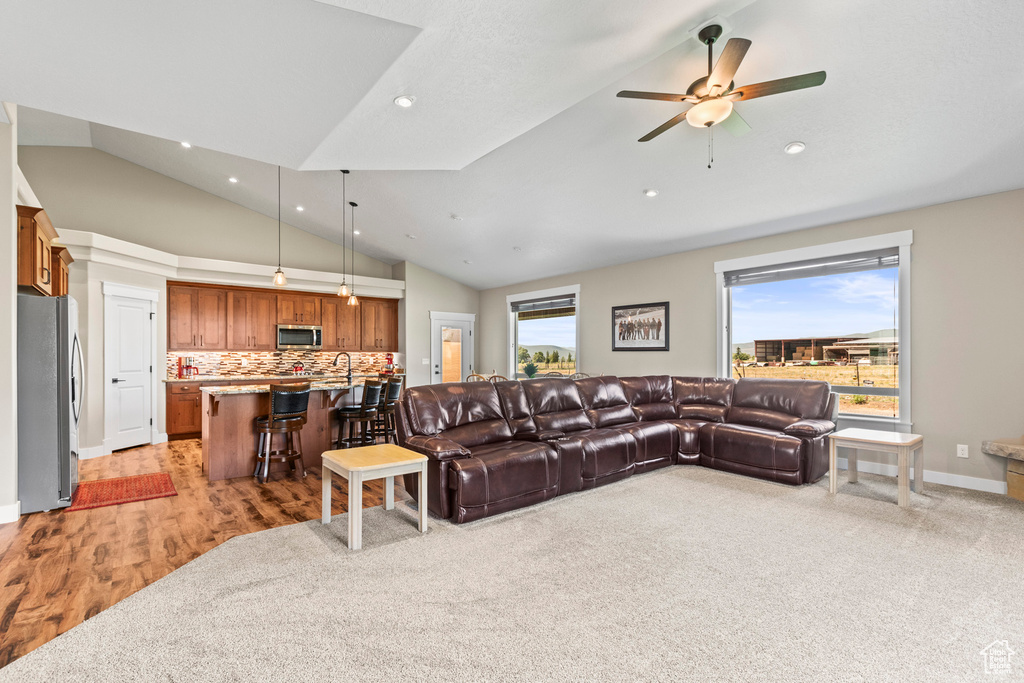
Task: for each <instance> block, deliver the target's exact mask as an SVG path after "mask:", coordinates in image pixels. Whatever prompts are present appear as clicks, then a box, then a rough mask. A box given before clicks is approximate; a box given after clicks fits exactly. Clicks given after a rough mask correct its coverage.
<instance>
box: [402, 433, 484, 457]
mask: <svg viewBox="0 0 1024 683" xmlns="http://www.w3.org/2000/svg"><path fill="white" fill-rule="evenodd" d="M405 446H406V448H409V449H411V450H414V451H417V452H419V453H422V454H423V455H425V456H427V457H428V458H431V459H433V460H438V461H444V460H455V459H456V458H468V457H469V456H470V455H472V453H470V452H469V449H468V448H466V447H465V446H463V445H462V444H458V443H456V442H454V441H452V440H451V439H444V438H441V437H438V436H423V435H417V436H410V437H409V438H408V439H406V441H405Z"/></svg>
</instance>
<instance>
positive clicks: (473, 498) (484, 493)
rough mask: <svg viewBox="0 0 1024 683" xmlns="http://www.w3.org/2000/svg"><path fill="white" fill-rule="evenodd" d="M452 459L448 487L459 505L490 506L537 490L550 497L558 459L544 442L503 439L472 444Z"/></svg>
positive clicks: (554, 483) (554, 482) (554, 486)
mask: <svg viewBox="0 0 1024 683" xmlns="http://www.w3.org/2000/svg"><path fill="white" fill-rule="evenodd" d="M470 452H471V455H470V457H468V458H462V459H460V460H454V461H452V465H453V466H452V468H451V471H450V473H449V475H448V486H449V487H450V488H453V489H455V502H456V505H458V506H460V507H475V506H480V505H492V504H494V503H500V502H503V501H508V500H511V499H514V498H519V497H523V496H527V495H529V494H532V493H537V492H548V493H550V495H551V496H554V493H555V489H556V488H557V486H558V458H557V456H556V454H555V449H553V448H551V447H550V446H548V445H547V444H544V443H532V442H526V441H503V442H500V443H491V444H485V445H481V446H476V447H473V448H471V449H470Z"/></svg>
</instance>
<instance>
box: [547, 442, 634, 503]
mask: <svg viewBox="0 0 1024 683" xmlns="http://www.w3.org/2000/svg"><path fill="white" fill-rule="evenodd" d="M565 441H566V442H569V443H570V444H571V443H573V442H575V443H578V444H579V445H580V448H581V449H582V464H583V467H582V474H583V488H585V489H586V488H592V487H594V486H597V485H600V484H604V483H610V482H612V481H616V480H618V479H624V478H626V477H628V476H629V475H631V474H633V467H634V463H635V462H636V441H635V440H634V439H633V437H632V436H630V435H629V434H628V433H625V432H621V431H618V430H615V429H588V430H586V431H582V432H577V433H575V434H570V435H568V436H567V437H566V439H565ZM556 443H557V442H556Z"/></svg>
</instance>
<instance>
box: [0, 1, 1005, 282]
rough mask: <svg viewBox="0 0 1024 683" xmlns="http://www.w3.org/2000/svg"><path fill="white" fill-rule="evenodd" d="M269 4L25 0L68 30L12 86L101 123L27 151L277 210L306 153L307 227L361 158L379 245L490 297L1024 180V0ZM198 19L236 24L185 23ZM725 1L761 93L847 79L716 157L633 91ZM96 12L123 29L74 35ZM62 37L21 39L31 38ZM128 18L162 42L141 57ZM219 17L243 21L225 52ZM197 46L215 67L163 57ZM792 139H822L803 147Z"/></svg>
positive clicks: (57, 124) (330, 205)
mask: <svg viewBox="0 0 1024 683" xmlns="http://www.w3.org/2000/svg"><path fill="white" fill-rule="evenodd" d="M260 1H261V3H262V5H266V7H264V8H263V9H265V10H266V13H267V17H262V18H260V19H259V20H258V21H257V20H255V19H253V18H252V16H253V15H255V14H258V13H255V12H249V11H246V12H245V13H244V14H243V13H242V12H241V11H240V10H239V8H238V7H237V6H236V5H235V4H234V3H224V2H217V3H213V2H206V3H203V4H201V5H195V6H193V7H192V12H193V13H192V14H191V15H189V14H188V12H187V11H182V13H181V15H180V16H179V15H177V14H175V17H177V19H175V20H174V21H171V20H170V18H169V17H166V16H165V17H159V16H153V14H154V13H158V12H159V11H160V10H158V9H153V8H152V7H151V6H150V4H149V3H143V4H144V5H145V6H146V8H147V9H141V8H136V9H135V10H133V11H134V12H135V14H134V15H132V16H126V15H123V14H122V15H117V16H118V18H117V20H116V21H114V22H112V23H113V25H114V26H113V28H108V27H106V26H105V24H104V22H103V21H100V19H102V18H104V15H102V13H100V12H95V15H91V14H90V13H88V12H85V11H84V10H75V11H73V12H72V11H70V10H69V12H68V13H67V15H65V14H62V15H61V16H60V17H52V16H51V17H47V18H46V20H45V21H44V20H43V18H42V17H40V16H31V15H39V14H42V12H43V10H42V9H39V8H38V7H37V6H38V5H41V4H45V3H28V2H26V3H18V5H19V8H20V9H23V10H24V12H25V16H29V17H30V20H27V21H26V23H25V24H24V25H22V26H20V28H22V29H31V28H33V27H43V28H45V29H47V31H48V32H49V33H52V34H53V35H55V36H57V37H55V38H53V39H52V41H51V42H52V45H50V46H49V51H48V52H46V56H45V57H40V56H39V55H40V54H41V52H42V51H38V52H37V53H35V54H36V57H39V58H40V59H42V60H43V62H44V63H43V64H40V63H37V62H36V61H35V60H33V59H28V58H25V59H22V60H21V61H19V62H18V63H17V68H16V69H7V68H5V69H4V70H3V72H2V73H0V99H3V100H7V101H15V102H18V103H19V104H21V105H25V106H26V107H33V108H39V109H44V110H46V111H49V112H55V113H57V114H61V115H64V116H70V117H74V118H78V119H82V120H83V121H79V122H74V121H68V120H67V119H65V118H64V117H62V116H53V115H49V114H47V113H46V112H37V111H33V110H32V109H22V110H21V113H20V114H19V127H20V133H21V139H20V142H21V143H22V144H61V145H64V144H73V145H74V144H78V145H80V144H91V145H92V146H94V147H96V148H98V149H101V150H104V151H106V152H109V153H111V154H114V155H116V156H119V157H122V158H124V159H127V160H128V161H131V162H134V163H137V164H139V165H142V166H144V167H147V168H150V169H152V170H155V171H157V172H160V173H163V174H165V175H168V176H170V177H172V178H175V179H178V180H180V181H182V182H185V183H188V184H190V185H193V186H195V187H198V188H200V189H202V190H205V191H207V192H210V193H212V194H215V195H218V196H221V197H224V198H225V199H229V200H231V201H234V202H237V203H239V204H241V205H243V206H247V207H250V208H252V209H254V210H257V211H260V212H262V213H265V214H267V215H271V216H276V212H277V206H276V197H277V187H276V169H275V168H274V167H273V166H271V165H270V164H269V163H268V162H270V163H278V162H280V163H282V165H284V166H286V167H289V168H294V169H307V170H294V171H286V172H285V176H284V197H285V202H284V203H285V217H286V219H287V220H288V222H290V223H292V224H293V225H296V226H298V227H301V228H304V229H306V230H308V231H310V232H312V233H315V234H318V235H321V236H324V237H327V238H329V239H334V240H335V241H338V242H340V241H341V237H340V215H341V213H340V207H341V197H340V193H341V192H340V190H341V180H340V174H339V173H338V172H337V171H336V170H333V171H327V170H311V169H337V168H352V169H353V172H352V174H351V175H350V176H349V199H351V200H355V201H358V202H359V203H360V208H359V215H358V223H359V225H358V227H359V228H360V230H361V232H362V235H361V236H360V237H359V238H357V243H356V248H357V249H358V250H359V251H363V252H365V253H367V254H369V255H371V256H374V257H377V258H381V259H383V260H386V261H391V262H394V261H399V260H410V261H413V262H416V263H419V264H421V265H423V266H425V267H427V268H430V269H432V270H435V271H437V272H440V273H442V274H444V275H447V276H449V277H452V278H453V279H456V280H459V281H461V282H465V283H467V284H469V285H471V286H474V287H478V288H484V287H493V286H498V285H503V284H509V283H512V282H519V281H525V280H530V279H534V278H538V277H543V276H547V275H553V274H557V273H565V272H572V271H577V270H583V269H587V268H594V267H600V266H605V265H611V264H614V263H622V262H627V261H631V260H636V259H640V258H645V257H650V256H656V255H660V254H665V253H672V252H676V251H682V250H685V249H691V248H696V247H700V246H706V245H710V244H718V243H724V242H728V241H735V240H738V239H744V238H748V237H753V236H758V235H765V234H772V233H777V232H784V231H787V230H794V229H799V228H803V227H810V226H813V225H820V224H824V223H831V222H836V221H840V220H847V219H852V218H859V217H864V216H869V215H876V214H880V213H887V212H892V211H897V210H902V209H908V208H914V207H917V206H923V205H929V204H935V203H939V202H944V201H950V200H954V199H960V198H963V197H970V196H976V195H980V194H986V193H991V192H998V191H1003V190H1008V189H1015V188H1020V187H1024V154H1021V150H1022V149H1024V123H1022V122H1021V117H1020V116H1019V112H1020V111H1021V110H1022V109H1024V67H1022V66H1021V65H1022V64H1024V41H1021V40H1019V38H1018V36H1017V33H1018V29H1019V27H1020V26H1021V25H1024V3H1006V2H1003V1H1000V0H987V1H976V2H972V3H963V2H962V1H960V0H903V1H901V2H899V3H894V2H891V1H882V0H876V1H868V0H862V1H861V2H857V3H832V2H829V3H824V2H820V1H819V0H778V1H772V2H769V1H768V0H758V1H757V2H750V0H744V1H735V0H734V1H731V2H714V1H713V0H701V1H699V2H690V3H683V2H679V1H678V0H675V1H674V2H669V1H668V0H641V1H638V2H633V3H622V2H611V1H608V2H600V3H597V2H594V1H593V0H591V1H589V2H588V1H585V0H579V1H576V0H573V1H569V0H562V1H561V2H557V3H553V2H550V0H520V1H518V2H505V3H486V2H485V3H481V2H472V1H469V0H467V1H465V2H463V1H458V2H456V1H454V0H447V1H445V0H436V1H424V2H413V3H411V2H401V1H400V0H375V1H370V0H345V1H341V0H338V1H337V2H334V3H333V4H337V5H343V6H344V8H345V9H344V10H342V9H339V8H337V7H332V6H329V5H327V4H325V3H320V2H312V1H311V0H260ZM95 4H96V3H92V4H91V5H90V6H91V7H95ZM111 4H112V3H111ZM68 5H69V7H70V8H77V7H78V6H79V5H78V4H73V3H68ZM210 6H214V7H215V9H209V7H210ZM168 7H170V6H169V5H168ZM5 14H7V13H6V12H5ZM185 15H188V16H191V17H192V18H193V20H197V17H199V16H203V18H204V19H206V20H207V22H214V25H210V24H208V25H207V26H206V27H205V28H204V30H203V32H202V33H201V34H195V35H193V34H191V33H189V32H188V31H185V30H184V29H181V30H178V28H176V27H181V26H183V25H184V23H187V22H185V20H184V19H182V18H181V16H185ZM716 15H717V16H718V18H719V19H720V20H722V21H723V23H724V24H725V26H726V29H727V33H726V35H725V36H723V40H724V39H727V38H728V37H730V36H740V37H744V38H748V39H750V40H752V41H753V46H752V47H751V49H750V51H749V52H748V53H747V56H746V59H745V60H744V62H743V64H742V66H741V67H740V69H739V71H738V73H737V77H736V82H737V84H740V85H743V84H748V83H753V82H759V81H763V80H771V79H774V78H780V77H784V76H791V75H796V74H801V73H806V72H810V71H817V70H820V69H824V70H826V71H827V72H828V80H827V81H826V83H825V84H824V85H823V86H821V87H819V88H813V89H809V90H803V91H798V92H792V93H785V94H781V95H776V96H772V97H767V98H763V99H757V100H752V101H748V102H741V103H739V104H738V105H737V110H738V111H739V112H740V113H742V115H743V117H744V118H745V119H746V120H747V122H748V123H749V124H750V125H751V127H752V129H753V130H752V131H751V132H750V133H748V134H747V135H745V136H743V137H739V138H733V137H731V136H729V135H728V134H727V133H725V132H723V131H717V132H716V135H715V164H714V167H713V168H712V169H711V170H708V169H707V143H708V135H707V133H706V132H705V131H703V130H697V129H694V128H692V127H690V126H688V125H686V124H681V125H679V126H677V127H676V128H673V129H672V130H670V131H669V132H667V133H665V134H664V135H662V136H661V137H659V138H657V139H656V140H654V141H652V142H649V143H638V142H636V139H637V138H638V137H640V136H641V135H643V134H644V133H646V132H648V131H649V130H651V129H652V128H654V127H656V126H658V125H659V124H661V123H663V122H664V121H666V120H667V119H669V118H671V117H672V116H674V115H675V114H676V113H678V112H679V111H680V108H679V107H678V106H677V105H675V104H672V103H667V102H649V101H639V100H622V99H617V98H616V97H615V93H616V92H617V91H618V90H621V89H624V88H628V89H634V90H661V91H670V92H671V91H675V92H681V91H683V90H685V88H686V86H687V85H688V84H689V83H690V82H691V81H692V80H694V79H696V78H698V77H700V76H702V75H704V74H705V73H706V68H707V65H706V53H705V52H704V48H703V47H702V46H700V45H699V44H698V43H697V41H696V40H695V39H694V38H693V37H692V36H693V34H694V32H695V29H696V28H698V27H699V26H701V25H702V24H704V23H706V21H707V19H708V18H710V17H713V16H716ZM271 20H273V21H271ZM161 22H163V23H161ZM217 22H219V23H217ZM233 22H241V24H242V27H241V29H240V27H239V26H233V25H232V23H233ZM16 23H20V22H16ZM275 23H276V24H279V25H283V26H284V27H285V28H286V29H287V30H281V31H277V30H276V27H275ZM247 24H254V26H248V25H247ZM82 26H85V27H87V29H88V30H90V31H92V30H95V31H96V32H97V34H94V35H90V36H89V37H88V39H86V38H77V39H75V38H74V37H75V36H76V35H77V34H78V32H79V31H80V29H81V27H82ZM168 27H170V28H168ZM40 31H41V29H35V30H31V31H30V30H16V31H14V32H13V35H15V36H18V38H17V39H16V41H15V45H14V47H15V48H16V49H15V50H14V51H15V52H17V48H18V41H20V40H22V38H21V36H22V35H23V34H30V33H31V34H33V35H38V34H39V33H40ZM47 31H42V32H43V33H47ZM110 31H113V32H114V33H115V34H131V35H133V36H134V35H135V34H141V35H144V36H145V39H141V38H140V39H138V40H134V41H130V42H132V47H131V49H130V50H128V52H127V53H123V52H121V51H120V49H118V50H111V49H110V48H109V45H110V44H112V42H114V43H116V40H114V36H113V35H110V33H109V32H110ZM417 31H418V32H417ZM81 32H83V33H84V32H86V31H81ZM214 33H216V34H217V35H221V36H223V35H227V36H230V38H229V39H227V40H222V41H221V42H220V43H218V47H211V46H210V45H208V44H207V43H208V42H210V41H211V40H213V39H212V38H211V36H212V35H213V34H214ZM307 33H308V34H309V36H308V39H306V38H307V36H306V34H307ZM182 35H186V36H188V38H187V41H184V42H187V43H188V46H189V48H190V50H191V51H194V52H195V53H196V55H198V56H195V55H193V56H189V57H188V58H184V59H179V58H178V57H180V56H181V53H184V52H189V51H187V50H184V49H179V50H177V54H176V57H175V59H173V60H172V59H169V58H168V50H167V49H162V50H157V49H148V50H146V49H144V48H145V47H146V46H147V45H148V44H150V43H152V42H154V41H155V42H157V43H159V44H161V45H164V46H168V45H171V44H172V43H173V42H174V41H181V38H180V36H182ZM332 35H340V36H344V37H345V40H344V41H341V40H338V41H336V40H332V39H331V36H332ZM60 36H63V37H64V38H65V40H60ZM350 40H351V41H352V42H351V43H350V42H348V41H350ZM147 41H148V42H147ZM268 41H272V42H276V43H278V44H279V49H277V50H275V51H273V55H272V59H270V60H269V61H270V62H274V63H279V64H280V65H281V66H280V68H277V69H276V70H272V71H273V73H271V74H270V75H269V76H266V77H265V75H266V74H265V71H266V70H267V67H268V60H267V59H266V55H263V57H264V58H261V59H255V58H253V57H252V55H254V54H259V53H260V51H261V50H262V49H263V48H264V46H265V45H266V43H267V42H268ZM69 42H71V43H73V49H69V48H68V47H67V46H66V45H67V44H68V43H69ZM339 44H340V45H341V47H339V46H338V45H339ZM37 47H38V45H37ZM178 47H180V46H178ZM403 50H404V51H403ZM4 52H5V56H4V57H3V60H4V63H5V66H6V65H7V64H9V63H10V59H9V57H7V56H6V55H7V54H8V52H7V50H5V51H4ZM124 54H127V55H129V56H130V57H131V58H130V59H124V58H123V57H124ZM189 54H190V55H191V54H192V53H191V52H189ZM226 54H231V55H238V56H239V61H237V62H236V63H228V64H225V63H223V59H224V55H226ZM716 54H717V53H716ZM217 59H220V60H222V61H220V62H217V61H216V60H217ZM140 60H141V61H140ZM209 60H214V62H215V63H214V64H213V67H212V68H211V67H210V65H209ZM69 65H74V69H75V70H76V74H72V75H68V74H66V73H64V72H63V71H62V69H66V68H68V67H69ZM232 67H233V68H232ZM83 72H87V73H100V74H103V85H96V83H94V82H90V81H89V80H88V79H85V80H83V79H82V78H81V73H83ZM332 73H333V75H332ZM54 74H60V75H59V76H55V75H54ZM357 76H358V77H357ZM109 84H114V85H109ZM218 84H220V85H221V86H224V87H228V88H230V90H231V93H232V94H231V95H230V96H225V95H224V94H223V93H222V94H220V95H216V94H214V93H215V90H216V88H217V86H218ZM240 93H242V94H244V97H242V98H241V99H240V97H241V96H240V95H239V94H240ZM256 93H261V94H262V97H253V95H254V94H256ZM402 93H410V94H413V95H415V96H416V98H417V100H416V103H415V105H414V106H413V107H412V108H410V109H400V108H399V107H396V106H395V105H394V104H393V103H392V100H393V98H394V97H395V96H396V95H398V94H402ZM183 95H185V97H184V101H183V102H179V98H181V97H182V96H183ZM296 97H298V98H301V101H300V102H295V101H294V99H293V98H296ZM168 98H170V100H173V101H174V103H175V105H174V106H173V107H171V106H170V105H169V102H170V100H169V99H168ZM141 100H149V101H147V102H140V101H141ZM211 112H215V113H216V117H210V116H209V114H210V113H211ZM204 117H206V118H205V119H204ZM84 121H91V122H93V123H91V124H86V123H84ZM129 130H130V131H136V132H128V131H129ZM140 133H145V134H140ZM160 138H166V139H160ZM182 139H187V140H189V141H190V142H192V143H193V144H195V145H196V146H195V147H193V148H192V149H189V150H185V149H183V148H182V147H181V146H180V144H178V142H177V141H178V140H182ZM792 140H802V141H804V142H806V143H807V150H806V151H805V152H804V153H803V154H801V155H798V156H789V155H785V154H783V153H782V147H783V146H784V145H785V144H786V143H788V142H790V141H792ZM213 150H217V151H213ZM254 159H256V160H258V161H254ZM228 176H237V177H238V178H239V179H240V182H239V183H237V184H235V185H232V184H229V183H228V182H227V181H226V178H227V177H228ZM29 180H30V181H31V179H29ZM645 188H655V189H657V190H659V192H660V194H659V195H658V196H657V197H655V198H653V199H648V198H646V197H644V196H643V195H642V190H644V189H645ZM297 204H302V205H303V206H305V207H306V210H305V211H304V212H303V213H301V214H300V213H297V212H295V210H294V207H295V206H296V205H297ZM453 213H454V214H456V215H458V216H460V217H461V218H462V220H453V219H452V218H451V217H450V216H451V214H453ZM406 234H413V235H416V237H417V239H415V240H411V239H408V238H407V237H406ZM513 247H520V248H521V251H514V250H513ZM466 260H469V261H472V263H470V264H466V263H465V261H466Z"/></svg>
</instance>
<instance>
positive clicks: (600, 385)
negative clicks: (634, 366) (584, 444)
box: [576, 376, 636, 427]
mask: <svg viewBox="0 0 1024 683" xmlns="http://www.w3.org/2000/svg"><path fill="white" fill-rule="evenodd" d="M576 390H577V391H578V392H579V394H580V398H581V399H583V409H584V410H585V411H586V414H587V419H588V420H590V424H591V425H593V426H594V427H611V426H612V425H621V424H629V423H631V422H636V416H635V415H634V414H633V409H632V408H631V407H630V405H629V399H627V398H626V392H625V390H624V389H623V388H622V383H621V382H619V378H618V377H609V376H605V377H585V378H583V379H578V380H576Z"/></svg>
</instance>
